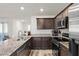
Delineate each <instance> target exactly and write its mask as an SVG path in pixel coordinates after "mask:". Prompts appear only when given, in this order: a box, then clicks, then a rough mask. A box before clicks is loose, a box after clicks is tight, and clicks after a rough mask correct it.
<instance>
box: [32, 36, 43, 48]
mask: <svg viewBox="0 0 79 59" xmlns="http://www.w3.org/2000/svg"><path fill="white" fill-rule="evenodd" d="M41 43H42V41H41V37H33V41H32V44H33V49H41Z"/></svg>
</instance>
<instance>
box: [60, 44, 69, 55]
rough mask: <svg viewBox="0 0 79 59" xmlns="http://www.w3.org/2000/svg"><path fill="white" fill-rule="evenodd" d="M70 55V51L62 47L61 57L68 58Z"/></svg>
mask: <svg viewBox="0 0 79 59" xmlns="http://www.w3.org/2000/svg"><path fill="white" fill-rule="evenodd" d="M68 55H69V49H68V48H66V47H65V46H63V45H60V56H68Z"/></svg>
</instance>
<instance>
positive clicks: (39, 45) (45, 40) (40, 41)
mask: <svg viewBox="0 0 79 59" xmlns="http://www.w3.org/2000/svg"><path fill="white" fill-rule="evenodd" d="M32 44H33V49H52V42H51V38H50V37H33V42H32Z"/></svg>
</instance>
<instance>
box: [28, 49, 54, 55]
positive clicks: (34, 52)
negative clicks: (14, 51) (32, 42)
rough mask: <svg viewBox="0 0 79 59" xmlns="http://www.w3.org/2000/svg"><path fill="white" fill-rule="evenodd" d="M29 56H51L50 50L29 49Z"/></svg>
mask: <svg viewBox="0 0 79 59" xmlns="http://www.w3.org/2000/svg"><path fill="white" fill-rule="evenodd" d="M29 56H53V52H52V50H31V53H30V55H29Z"/></svg>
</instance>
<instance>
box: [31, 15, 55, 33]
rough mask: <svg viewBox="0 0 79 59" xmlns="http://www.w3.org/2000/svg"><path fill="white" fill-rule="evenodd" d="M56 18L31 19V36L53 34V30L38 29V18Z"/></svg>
mask: <svg viewBox="0 0 79 59" xmlns="http://www.w3.org/2000/svg"><path fill="white" fill-rule="evenodd" d="M53 17H54V16H32V17H31V34H52V33H51V32H52V30H51V29H43V30H38V29H37V20H36V18H53Z"/></svg>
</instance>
